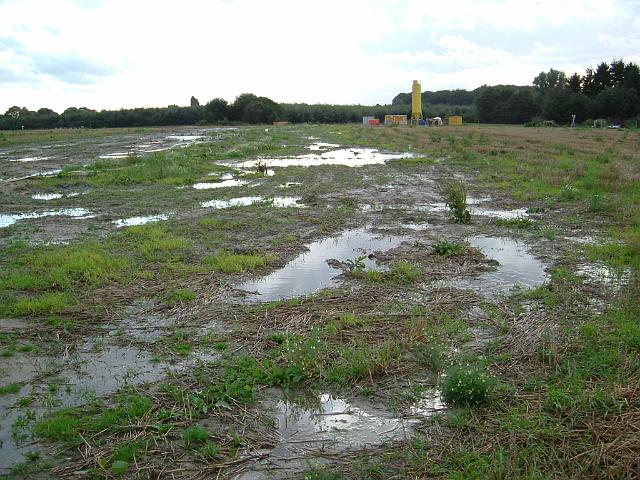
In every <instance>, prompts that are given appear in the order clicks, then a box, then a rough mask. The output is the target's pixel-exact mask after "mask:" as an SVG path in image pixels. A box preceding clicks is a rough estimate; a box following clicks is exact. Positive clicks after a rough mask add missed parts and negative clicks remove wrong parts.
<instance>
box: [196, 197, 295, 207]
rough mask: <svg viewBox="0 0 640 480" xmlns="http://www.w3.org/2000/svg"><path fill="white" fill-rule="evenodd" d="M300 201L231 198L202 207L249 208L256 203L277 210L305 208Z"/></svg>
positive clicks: (205, 204) (293, 199)
mask: <svg viewBox="0 0 640 480" xmlns="http://www.w3.org/2000/svg"><path fill="white" fill-rule="evenodd" d="M299 201H300V197H272V198H265V197H238V198H231V199H229V200H209V201H208V202H203V203H202V207H203V208H218V209H220V208H231V207H247V206H249V205H253V204H256V203H264V204H266V205H269V206H272V207H275V208H287V207H295V208H304V205H303V204H301V203H298V202H299Z"/></svg>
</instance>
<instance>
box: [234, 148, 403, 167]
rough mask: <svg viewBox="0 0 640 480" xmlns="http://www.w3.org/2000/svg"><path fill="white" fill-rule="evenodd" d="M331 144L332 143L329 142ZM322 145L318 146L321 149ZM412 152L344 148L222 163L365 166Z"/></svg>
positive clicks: (268, 165)
mask: <svg viewBox="0 0 640 480" xmlns="http://www.w3.org/2000/svg"><path fill="white" fill-rule="evenodd" d="M327 145H330V144H327ZM320 148H321V147H319V148H318V150H320ZM412 156H413V154H412V153H382V152H380V151H379V150H377V149H375V148H342V149H338V150H330V151H327V152H323V153H310V154H306V155H298V156H294V157H274V158H258V159H256V160H247V161H244V162H240V163H234V162H225V163H222V165H226V166H229V167H238V168H252V167H254V166H255V165H256V163H257V162H258V161H260V162H262V163H263V164H265V165H266V166H267V167H269V168H273V167H290V166H297V167H312V166H315V165H345V166H347V167H363V166H365V165H382V164H384V163H386V162H387V161H389V160H394V159H398V158H409V157H412Z"/></svg>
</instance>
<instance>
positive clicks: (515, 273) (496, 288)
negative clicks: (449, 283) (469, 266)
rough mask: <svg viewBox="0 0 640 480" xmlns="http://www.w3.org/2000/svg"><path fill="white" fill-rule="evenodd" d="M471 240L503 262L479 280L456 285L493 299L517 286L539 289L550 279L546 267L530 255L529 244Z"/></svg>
mask: <svg viewBox="0 0 640 480" xmlns="http://www.w3.org/2000/svg"><path fill="white" fill-rule="evenodd" d="M467 241H468V242H469V243H470V244H471V245H472V246H474V247H476V248H477V249H478V250H480V251H481V252H482V253H483V254H484V255H485V256H486V257H488V258H490V259H491V260H495V261H497V262H498V263H499V265H498V268H497V270H495V271H490V272H485V273H483V274H481V275H480V276H479V277H477V278H473V279H466V278H465V279H461V280H457V281H455V282H453V285H454V286H456V287H460V288H470V289H472V290H475V291H477V292H478V293H480V294H482V295H485V296H487V297H490V298H495V297H498V296H500V295H504V294H508V293H509V292H510V291H511V290H512V289H513V288H515V287H523V288H535V287H538V286H540V285H542V284H543V283H544V282H545V280H546V279H547V274H546V272H545V265H544V264H543V263H542V262H541V261H540V260H538V259H537V258H536V257H534V256H533V255H531V254H530V253H529V250H528V248H527V245H526V244H525V243H523V242H520V241H518V240H513V239H511V238H505V237H483V236H478V237H470V238H468V239H467Z"/></svg>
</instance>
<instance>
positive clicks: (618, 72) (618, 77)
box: [610, 59, 627, 87]
mask: <svg viewBox="0 0 640 480" xmlns="http://www.w3.org/2000/svg"><path fill="white" fill-rule="evenodd" d="M626 67H627V66H626V64H625V63H624V61H623V60H622V59H619V60H613V61H612V62H611V67H610V72H611V86H613V87H622V86H623V85H624V75H625V71H626Z"/></svg>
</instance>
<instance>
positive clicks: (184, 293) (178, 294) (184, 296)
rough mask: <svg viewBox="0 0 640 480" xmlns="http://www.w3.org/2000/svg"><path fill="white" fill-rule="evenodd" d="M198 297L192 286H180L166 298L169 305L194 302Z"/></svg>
mask: <svg viewBox="0 0 640 480" xmlns="http://www.w3.org/2000/svg"><path fill="white" fill-rule="evenodd" d="M195 299H196V292H194V291H193V290H191V289H190V288H179V289H177V290H174V291H173V292H171V293H170V294H169V295H168V296H167V299H166V302H167V304H168V305H169V306H174V305H178V304H184V303H189V302H192V301H193V300H195Z"/></svg>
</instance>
